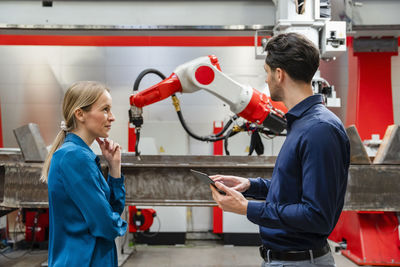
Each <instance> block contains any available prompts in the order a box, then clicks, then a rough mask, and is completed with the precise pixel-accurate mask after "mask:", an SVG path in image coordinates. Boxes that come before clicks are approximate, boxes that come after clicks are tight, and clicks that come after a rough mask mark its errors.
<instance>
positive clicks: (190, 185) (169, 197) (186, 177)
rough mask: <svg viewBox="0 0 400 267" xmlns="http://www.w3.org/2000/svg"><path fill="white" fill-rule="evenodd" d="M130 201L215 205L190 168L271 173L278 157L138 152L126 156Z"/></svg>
mask: <svg viewBox="0 0 400 267" xmlns="http://www.w3.org/2000/svg"><path fill="white" fill-rule="evenodd" d="M124 161H125V163H124V164H123V166H122V172H123V173H124V175H125V179H126V182H125V186H126V191H127V194H126V203H128V204H130V205H154V204H157V205H172V206H174V205H186V204H189V205H190V206H215V202H214V201H213V200H212V197H211V192H210V189H209V187H208V186H207V185H206V184H204V183H203V182H202V181H200V180H199V179H197V178H195V177H194V176H193V175H192V174H191V173H190V169H195V170H198V171H201V172H204V173H207V174H209V175H212V174H231V175H237V176H244V177H271V175H272V170H273V165H274V161H275V157H246V156H232V157H229V156H218V157H215V156H142V157H141V159H140V160H139V159H138V158H136V157H134V156H127V157H125V160H124Z"/></svg>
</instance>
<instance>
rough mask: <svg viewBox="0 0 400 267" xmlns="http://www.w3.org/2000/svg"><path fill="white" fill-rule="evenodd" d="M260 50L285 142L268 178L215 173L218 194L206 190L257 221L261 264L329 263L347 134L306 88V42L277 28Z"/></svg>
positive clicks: (311, 50)
mask: <svg viewBox="0 0 400 267" xmlns="http://www.w3.org/2000/svg"><path fill="white" fill-rule="evenodd" d="M266 51H267V58H266V61H265V62H266V64H265V70H266V72H267V80H266V82H267V83H268V86H269V89H270V93H271V99H272V100H274V101H283V103H284V104H285V105H286V107H287V108H288V110H289V111H288V113H287V114H286V119H287V124H288V128H287V137H286V140H285V143H284V144H283V146H282V148H281V151H280V153H279V155H278V157H277V159H276V164H275V167H274V171H273V174H272V179H271V180H268V179H262V178H256V179H246V178H241V177H236V176H220V175H215V176H212V179H213V180H214V181H215V182H216V186H217V188H219V189H220V190H222V191H225V192H226V195H225V196H224V195H221V194H219V193H218V192H217V190H215V189H214V188H213V187H211V190H212V194H213V198H214V200H215V201H216V202H217V203H218V206H219V207H221V208H222V209H223V210H224V211H230V212H234V213H238V214H244V215H247V218H248V219H249V220H250V221H251V222H253V223H255V224H258V225H259V226H260V235H261V239H262V244H263V245H262V247H260V253H261V256H262V258H263V259H264V262H263V265H262V266H283V265H285V266H286V264H288V265H290V266H292V265H293V266H322V265H323V266H335V263H334V260H333V257H332V254H331V253H330V249H329V245H328V244H327V237H328V236H329V234H330V233H331V232H332V230H333V228H334V227H335V225H336V223H337V221H338V219H339V215H340V213H341V211H342V208H343V203H344V195H345V191H346V185H347V174H348V168H349V161H350V144H349V140H348V138H347V135H346V132H345V129H344V127H343V125H342V123H341V121H340V120H339V119H338V118H337V117H336V116H335V115H334V114H333V113H332V112H330V111H329V110H328V109H327V108H326V107H325V106H324V105H323V98H322V96H321V95H313V90H312V87H311V80H312V77H313V76H314V74H315V72H316V70H317V69H318V66H319V52H318V49H317V48H316V47H315V46H314V44H313V43H312V42H311V41H309V40H308V39H306V38H305V37H304V36H302V35H299V34H296V33H287V34H280V35H277V36H275V37H273V38H272V39H271V40H270V41H269V42H268V44H267V47H266ZM240 192H241V193H240ZM242 193H243V194H242ZM245 196H246V197H252V198H255V199H264V200H265V202H257V201H248V200H247V199H246V198H245ZM275 264H278V265H275ZM279 264H281V265H279Z"/></svg>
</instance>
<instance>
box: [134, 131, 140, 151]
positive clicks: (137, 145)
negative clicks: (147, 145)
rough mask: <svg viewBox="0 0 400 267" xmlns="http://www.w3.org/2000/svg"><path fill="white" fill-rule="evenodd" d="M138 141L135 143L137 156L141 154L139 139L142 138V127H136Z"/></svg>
mask: <svg viewBox="0 0 400 267" xmlns="http://www.w3.org/2000/svg"><path fill="white" fill-rule="evenodd" d="M135 132H136V143H135V156H139V155H140V152H139V139H140V128H136V131H135Z"/></svg>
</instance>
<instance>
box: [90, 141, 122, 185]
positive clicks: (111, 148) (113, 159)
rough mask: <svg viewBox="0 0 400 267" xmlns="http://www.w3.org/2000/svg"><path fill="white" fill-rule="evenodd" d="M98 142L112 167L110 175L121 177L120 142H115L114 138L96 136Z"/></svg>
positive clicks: (109, 165)
mask: <svg viewBox="0 0 400 267" xmlns="http://www.w3.org/2000/svg"><path fill="white" fill-rule="evenodd" d="M96 141H97V143H98V144H99V146H100V149H101V153H102V154H103V156H104V159H105V160H106V161H107V163H108V167H109V168H110V175H111V176H112V177H114V178H120V177H121V147H120V145H119V144H118V143H114V141H112V140H108V139H104V140H103V141H102V140H100V138H96Z"/></svg>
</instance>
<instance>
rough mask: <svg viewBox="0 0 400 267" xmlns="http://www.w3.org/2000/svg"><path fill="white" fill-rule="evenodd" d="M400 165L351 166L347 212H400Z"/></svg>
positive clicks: (345, 207)
mask: <svg viewBox="0 0 400 267" xmlns="http://www.w3.org/2000/svg"><path fill="white" fill-rule="evenodd" d="M399 173H400V165H375V164H371V165H351V166H350V170H349V179H348V184H347V191H346V196H345V204H344V209H345V210H364V211H368V210H370V211H376V210H378V211H400V194H399V192H400V175H399Z"/></svg>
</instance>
